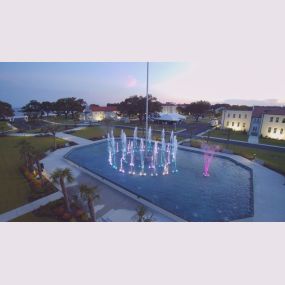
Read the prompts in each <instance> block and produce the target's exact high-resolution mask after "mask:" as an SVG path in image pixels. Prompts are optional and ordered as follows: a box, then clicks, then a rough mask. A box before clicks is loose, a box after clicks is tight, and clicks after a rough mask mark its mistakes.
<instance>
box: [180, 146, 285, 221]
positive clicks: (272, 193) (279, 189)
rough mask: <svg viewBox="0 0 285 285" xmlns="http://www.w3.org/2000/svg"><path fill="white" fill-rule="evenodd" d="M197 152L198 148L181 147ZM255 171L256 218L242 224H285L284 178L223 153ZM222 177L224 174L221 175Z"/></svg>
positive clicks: (251, 162)
mask: <svg viewBox="0 0 285 285" xmlns="http://www.w3.org/2000/svg"><path fill="white" fill-rule="evenodd" d="M181 148H186V149H192V150H195V151H197V150H198V149H197V148H192V147H181ZM221 155H223V156H226V157H230V158H232V159H234V160H236V161H238V162H240V163H242V164H244V165H246V166H248V167H250V168H251V169H252V171H253V191H254V216H253V217H251V218H246V219H242V220H239V221H241V222H247V221H251V222H281V221H282V222H285V185H284V182H285V181H284V176H283V175H281V174H279V173H277V172H275V171H272V170H270V169H268V168H266V167H264V166H262V165H260V164H258V163H256V162H253V161H251V160H248V159H246V158H244V157H241V156H238V155H233V154H226V153H222V154H221ZM221 175H222V174H221Z"/></svg>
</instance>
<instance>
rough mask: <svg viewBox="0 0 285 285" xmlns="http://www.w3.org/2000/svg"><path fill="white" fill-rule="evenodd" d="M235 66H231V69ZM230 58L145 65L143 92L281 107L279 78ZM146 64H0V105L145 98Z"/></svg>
mask: <svg viewBox="0 0 285 285" xmlns="http://www.w3.org/2000/svg"><path fill="white" fill-rule="evenodd" d="M235 64H236V65H235ZM245 66H246V64H245V65H244V66H243V65H242V64H241V62H240V63H239V64H237V62H235V61H234V59H233V60H232V61H231V62H229V63H227V61H226V60H225V61H221V63H220V66H219V67H217V66H216V61H215V60H213V61H212V62H205V60H203V59H201V60H199V58H197V59H196V60H193V62H187V63H181V62H179V63H176V62H171V63H170V62H169V63H158V62H152V63H150V72H149V78H150V82H149V93H150V94H152V95H154V96H155V97H157V98H158V100H159V101H161V102H166V101H171V102H176V103H189V102H191V101H195V100H201V99H202V100H208V101H210V102H212V103H216V102H228V103H237V104H256V105H277V104H284V102H285V99H284V98H285V84H284V78H283V77H282V76H281V74H279V76H277V77H276V76H273V75H274V66H273V65H272V66H271V68H272V70H268V69H267V70H263V69H260V67H261V66H260V65H256V66H253V65H252V63H248V70H246V69H244V67H245ZM145 86H146V63H142V62H128V63H121V62H113V63H112V62H110V63H104V62H90V63H80V62H77V63H68V62H61V63H48V62H42V63H35V62H34V63H9V62H8V63H3V62H2V63H0V100H2V101H7V102H9V103H11V104H12V105H13V106H14V107H21V106H23V105H24V104H26V103H27V102H28V101H29V100H32V99H36V100H38V101H45V100H50V101H54V100H56V99H58V98H62V97H71V96H73V97H80V98H83V99H85V100H86V101H87V103H89V104H90V103H95V104H99V105H105V104H106V103H114V102H120V101H122V100H124V98H126V97H128V96H131V95H135V94H138V95H145V88H146V87H145Z"/></svg>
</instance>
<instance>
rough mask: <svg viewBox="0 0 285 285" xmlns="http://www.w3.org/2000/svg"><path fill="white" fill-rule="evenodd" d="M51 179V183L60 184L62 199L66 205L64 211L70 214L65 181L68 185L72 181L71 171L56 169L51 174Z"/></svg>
mask: <svg viewBox="0 0 285 285" xmlns="http://www.w3.org/2000/svg"><path fill="white" fill-rule="evenodd" d="M51 179H52V181H53V183H57V184H60V187H61V190H62V193H63V197H64V201H65V205H66V209H67V211H68V212H69V213H70V212H71V209H70V201H69V197H68V194H67V189H66V187H65V180H66V181H67V182H68V183H71V182H72V181H73V180H74V177H73V175H72V172H71V170H70V169H69V168H64V169H63V168H56V169H55V170H54V172H53V173H52V174H51Z"/></svg>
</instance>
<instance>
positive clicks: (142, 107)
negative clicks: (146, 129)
mask: <svg viewBox="0 0 285 285" xmlns="http://www.w3.org/2000/svg"><path fill="white" fill-rule="evenodd" d="M148 104H149V114H152V113H155V112H159V111H161V109H162V104H161V103H160V102H159V101H158V100H157V99H156V98H155V97H153V96H152V95H149V98H148ZM118 110H119V111H120V112H121V113H122V114H124V115H127V116H132V115H133V116H138V117H139V120H140V123H142V121H143V119H144V117H145V114H146V97H143V96H138V95H134V96H131V97H129V98H127V99H125V100H124V101H122V102H121V103H120V104H119V105H118Z"/></svg>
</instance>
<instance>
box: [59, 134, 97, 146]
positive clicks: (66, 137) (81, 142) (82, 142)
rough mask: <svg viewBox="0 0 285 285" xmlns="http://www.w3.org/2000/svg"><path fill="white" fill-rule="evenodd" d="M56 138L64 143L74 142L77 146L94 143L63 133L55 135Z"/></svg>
mask: <svg viewBox="0 0 285 285" xmlns="http://www.w3.org/2000/svg"><path fill="white" fill-rule="evenodd" d="M56 137H58V138H61V139H64V140H66V141H71V142H75V143H77V144H78V145H87V144H91V143H94V142H93V141H91V140H87V139H83V138H80V137H76V136H73V135H70V134H66V133H63V132H58V133H56Z"/></svg>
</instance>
